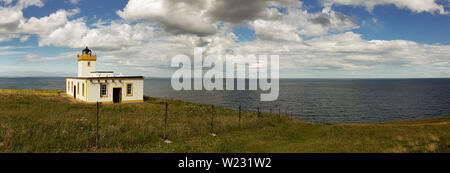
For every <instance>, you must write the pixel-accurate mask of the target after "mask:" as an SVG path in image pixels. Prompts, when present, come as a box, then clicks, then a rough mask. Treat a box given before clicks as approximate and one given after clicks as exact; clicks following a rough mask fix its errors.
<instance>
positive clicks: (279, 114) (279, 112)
mask: <svg viewBox="0 0 450 173" xmlns="http://www.w3.org/2000/svg"><path fill="white" fill-rule="evenodd" d="M278 119H281V108H278Z"/></svg>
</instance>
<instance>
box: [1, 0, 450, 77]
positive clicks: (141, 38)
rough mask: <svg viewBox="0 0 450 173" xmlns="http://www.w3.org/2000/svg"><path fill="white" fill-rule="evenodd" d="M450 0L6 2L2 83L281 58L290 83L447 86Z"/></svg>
mask: <svg viewBox="0 0 450 173" xmlns="http://www.w3.org/2000/svg"><path fill="white" fill-rule="evenodd" d="M449 11H450V0H367V1H366V0H318V1H311V0H303V1H298V0H246V1H241V0H129V1H126V0H108V1H106V0H103V1H101V0H89V1H88V0H0V77H39V76H58V77H64V76H76V74H77V71H76V70H77V58H76V56H77V54H80V53H81V50H82V49H84V47H86V46H89V48H90V49H92V50H93V52H94V53H95V54H97V56H98V60H97V70H114V71H115V72H116V73H123V74H129V75H142V76H147V77H170V76H171V75H172V74H173V72H174V71H175V70H176V68H173V67H170V65H171V63H170V62H171V59H172V57H174V56H175V55H178V54H185V55H189V56H192V54H193V51H194V48H195V47H202V48H203V49H204V50H205V54H222V55H224V54H235V55H238V54H240V55H248V54H255V55H279V57H280V77H282V78H448V77H450V32H449V31H450V14H449V13H450V12H449Z"/></svg>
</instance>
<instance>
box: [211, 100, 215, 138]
mask: <svg viewBox="0 0 450 173" xmlns="http://www.w3.org/2000/svg"><path fill="white" fill-rule="evenodd" d="M211 135H213V136H214V105H211Z"/></svg>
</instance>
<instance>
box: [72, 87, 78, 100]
mask: <svg viewBox="0 0 450 173" xmlns="http://www.w3.org/2000/svg"><path fill="white" fill-rule="evenodd" d="M73 98H74V99H76V98H77V87H76V86H73Z"/></svg>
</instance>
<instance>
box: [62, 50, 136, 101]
mask: <svg viewBox="0 0 450 173" xmlns="http://www.w3.org/2000/svg"><path fill="white" fill-rule="evenodd" d="M96 61H97V55H92V51H91V50H89V48H88V47H86V49H84V50H83V53H82V54H81V55H78V77H67V78H66V95H67V96H69V97H70V98H73V99H75V100H77V101H79V102H83V103H97V102H102V103H106V104H112V103H138V102H143V98H144V77H143V76H123V75H115V74H114V72H113V71H96V69H95V62H96Z"/></svg>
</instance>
